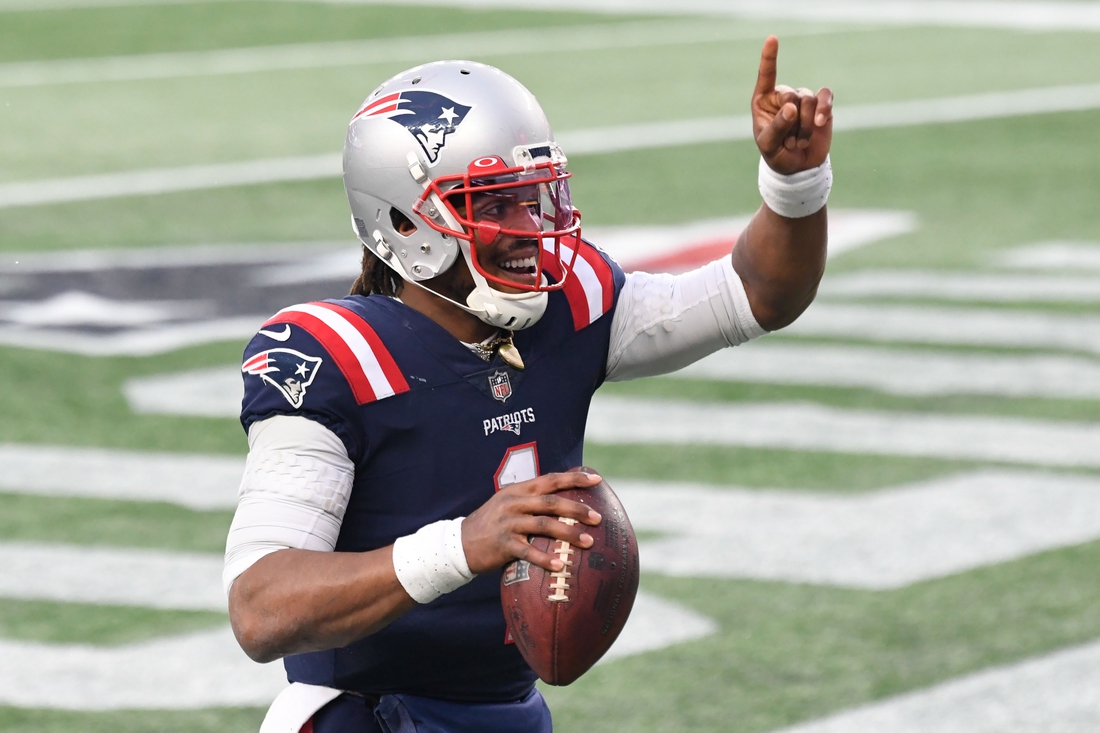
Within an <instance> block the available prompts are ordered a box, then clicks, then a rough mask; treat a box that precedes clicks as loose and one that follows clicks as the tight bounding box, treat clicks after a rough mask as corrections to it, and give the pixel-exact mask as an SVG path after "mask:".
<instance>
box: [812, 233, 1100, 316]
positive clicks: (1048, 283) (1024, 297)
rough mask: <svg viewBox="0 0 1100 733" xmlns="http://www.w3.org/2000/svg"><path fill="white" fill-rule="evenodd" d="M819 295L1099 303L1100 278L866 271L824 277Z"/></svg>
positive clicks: (929, 271) (951, 272)
mask: <svg viewBox="0 0 1100 733" xmlns="http://www.w3.org/2000/svg"><path fill="white" fill-rule="evenodd" d="M830 244H831V243H830ZM818 294H819V295H823V296H831V297H841V298H878V297H905V298H941V299H944V300H961V301H976V302H980V301H984V302H1006V303H1011V302H1029V301H1030V302H1046V303H1095V302H1097V301H1100V277H1088V276H1079V275H1076V276H1075V275H1040V274H1026V275H1025V274H1015V273H986V272H981V273H978V272H953V271H947V270H945V271H940V272H936V271H932V270H928V271H922V270H861V271H859V272H852V273H845V274H842V275H832V276H830V277H826V278H824V279H822V281H821V287H820V289H819V290H818Z"/></svg>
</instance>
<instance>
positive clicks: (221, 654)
mask: <svg viewBox="0 0 1100 733" xmlns="http://www.w3.org/2000/svg"><path fill="white" fill-rule="evenodd" d="M0 659H2V660H3V663H0V704H4V705H16V706H19V707H28V708H61V709H67V710H118V709H124V710H125V709H158V708H159V709H165V710H178V709H188V708H207V707H244V706H262V705H267V704H269V703H270V702H271V701H272V700H274V699H275V696H276V695H278V694H279V692H280V691H282V689H283V688H284V687H286V684H287V682H286V672H285V671H283V665H282V663H281V662H273V663H271V664H265V665H259V664H256V663H255V662H253V661H252V660H251V659H249V658H248V657H246V656H245V654H244V652H243V651H241V649H240V647H239V646H237V641H236V639H234V638H233V631H232V630H231V629H230V628H229V625H228V624H226V625H225V626H222V627H219V628H216V629H213V630H210V631H201V632H198V633H193V634H186V635H182V636H172V637H166V638H161V639H155V640H153V641H147V642H143V643H140V644H127V645H124V646H117V647H102V646H91V645H86V644H42V643H40V642H31V641H14V640H10V639H0Z"/></svg>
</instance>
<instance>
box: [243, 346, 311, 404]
mask: <svg viewBox="0 0 1100 733" xmlns="http://www.w3.org/2000/svg"><path fill="white" fill-rule="evenodd" d="M320 366H321V358H320V357H318V356H307V355H306V354H303V353H302V352H300V351H295V350H294V349H268V350H267V351H261V352H260V353H259V354H256V355H255V356H253V357H251V358H250V359H247V360H246V361H245V363H244V364H243V365H242V366H241V371H242V372H244V373H245V374H252V375H254V376H257V377H259V378H260V379H262V380H264V381H265V382H266V383H268V384H270V385H271V386H272V387H274V388H275V389H277V390H279V393H280V394H281V395H282V396H283V397H286V401H287V402H289V403H290V404H291V406H293V407H294V408H295V409H297V408H299V407H301V406H302V400H304V399H305V396H306V387H308V386H309V385H311V384H313V378H314V377H316V376H317V368H318V367H320Z"/></svg>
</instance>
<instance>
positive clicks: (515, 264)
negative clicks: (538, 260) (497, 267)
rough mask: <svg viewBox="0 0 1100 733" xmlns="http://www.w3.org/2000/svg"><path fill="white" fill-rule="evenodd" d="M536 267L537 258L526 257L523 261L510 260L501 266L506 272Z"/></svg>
mask: <svg viewBox="0 0 1100 733" xmlns="http://www.w3.org/2000/svg"><path fill="white" fill-rule="evenodd" d="M534 266H535V257H534V256H532V257H525V258H524V259H522V260H508V261H507V262H505V263H504V264H502V265H501V267H503V268H504V269H506V270H526V269H528V268H531V267H534Z"/></svg>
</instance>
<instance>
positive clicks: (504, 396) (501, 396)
mask: <svg viewBox="0 0 1100 733" xmlns="http://www.w3.org/2000/svg"><path fill="white" fill-rule="evenodd" d="M489 389H490V390H492V392H493V399H494V400H497V401H498V402H507V401H508V398H509V397H511V396H512V382H511V380H509V379H508V372H493V373H492V374H490V375H489Z"/></svg>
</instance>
